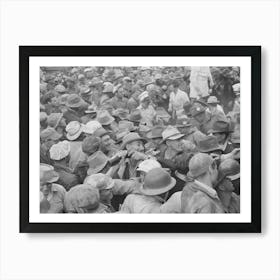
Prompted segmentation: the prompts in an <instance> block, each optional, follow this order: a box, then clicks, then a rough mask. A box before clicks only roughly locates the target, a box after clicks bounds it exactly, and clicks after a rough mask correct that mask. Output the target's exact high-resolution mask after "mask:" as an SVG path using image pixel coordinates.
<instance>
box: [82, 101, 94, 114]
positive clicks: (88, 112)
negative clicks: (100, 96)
mask: <svg viewBox="0 0 280 280" xmlns="http://www.w3.org/2000/svg"><path fill="white" fill-rule="evenodd" d="M85 114H97V111H96V105H95V104H94V103H93V104H91V105H89V106H88V108H87V110H85Z"/></svg>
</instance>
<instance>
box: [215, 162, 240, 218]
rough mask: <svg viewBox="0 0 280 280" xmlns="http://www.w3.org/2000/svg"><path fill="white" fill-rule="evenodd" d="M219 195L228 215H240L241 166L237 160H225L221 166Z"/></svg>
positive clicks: (217, 188)
mask: <svg viewBox="0 0 280 280" xmlns="http://www.w3.org/2000/svg"><path fill="white" fill-rule="evenodd" d="M216 191H217V194H218V196H219V198H220V200H221V202H222V204H223V206H224V210H225V212H226V213H240V197H239V193H240V166H239V163H238V162H237V161H236V160H233V159H227V160H224V161H223V162H222V163H221V164H220V166H219V182H218V184H217V187H216Z"/></svg>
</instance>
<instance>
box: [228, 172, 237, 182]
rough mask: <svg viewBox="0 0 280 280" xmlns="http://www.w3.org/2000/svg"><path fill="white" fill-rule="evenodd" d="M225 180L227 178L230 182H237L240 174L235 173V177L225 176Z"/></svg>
mask: <svg viewBox="0 0 280 280" xmlns="http://www.w3.org/2000/svg"><path fill="white" fill-rule="evenodd" d="M226 178H229V179H230V180H232V181H234V180H237V179H239V178H240V173H237V174H235V175H227V176H226Z"/></svg>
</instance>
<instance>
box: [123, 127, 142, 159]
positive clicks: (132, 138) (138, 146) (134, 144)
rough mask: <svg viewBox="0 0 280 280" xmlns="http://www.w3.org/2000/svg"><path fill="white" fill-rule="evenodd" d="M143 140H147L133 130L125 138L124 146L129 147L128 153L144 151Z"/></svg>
mask: <svg viewBox="0 0 280 280" xmlns="http://www.w3.org/2000/svg"><path fill="white" fill-rule="evenodd" d="M143 141H145V140H144V139H143V138H142V137H140V136H139V134H138V133H136V132H131V133H128V134H127V135H126V136H125V137H124V138H123V144H122V148H124V149H127V151H128V154H132V153H133V152H144V143H143Z"/></svg>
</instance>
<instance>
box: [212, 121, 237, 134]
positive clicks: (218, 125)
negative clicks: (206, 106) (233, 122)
mask: <svg viewBox="0 0 280 280" xmlns="http://www.w3.org/2000/svg"><path fill="white" fill-rule="evenodd" d="M230 132H232V129H231V128H230V124H229V123H228V122H226V121H216V122H214V123H213V126H212V128H211V129H210V130H209V131H208V133H230Z"/></svg>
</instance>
